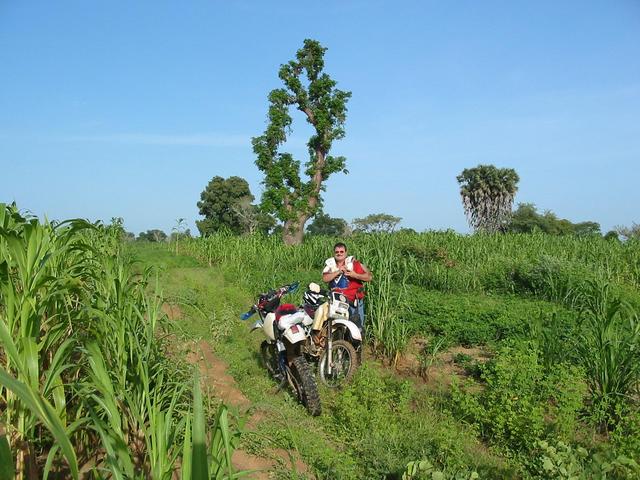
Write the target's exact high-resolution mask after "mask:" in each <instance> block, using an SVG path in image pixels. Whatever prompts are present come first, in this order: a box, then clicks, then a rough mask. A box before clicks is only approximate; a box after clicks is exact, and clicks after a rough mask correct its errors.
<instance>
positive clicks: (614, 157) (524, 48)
mask: <svg viewBox="0 0 640 480" xmlns="http://www.w3.org/2000/svg"><path fill="white" fill-rule="evenodd" d="M305 38H314V39H317V40H319V41H320V42H321V43H322V44H323V45H324V46H325V47H327V48H328V51H327V54H326V57H325V60H326V71H327V72H328V73H329V74H330V75H332V77H333V78H334V79H336V80H337V81H338V86H339V87H340V88H342V89H344V90H350V91H352V92H353V97H352V99H351V101H350V102H349V114H348V119H347V125H346V130H347V135H346V137H345V139H344V140H342V141H341V142H338V143H336V144H335V145H334V148H333V151H332V153H333V154H336V155H345V156H346V157H347V163H348V169H349V171H350V173H349V174H348V175H342V174H337V175H335V176H334V177H332V178H331V179H330V180H329V182H328V183H327V192H326V194H325V210H326V212H327V213H329V214H330V215H332V216H338V217H343V218H345V219H347V220H351V219H353V218H354V217H362V216H365V215H367V214H369V213H376V212H386V213H391V214H394V215H397V216H400V217H402V218H403V223H402V224H403V225H404V226H407V227H412V228H415V229H416V230H424V229H445V228H454V229H456V230H458V231H461V232H465V231H468V230H467V226H466V221H465V218H464V213H463V210H462V205H461V202H460V198H459V193H458V192H459V190H458V185H457V183H456V179H455V178H456V175H458V174H459V173H460V172H461V171H462V170H463V169H464V168H466V167H473V166H476V165H478V164H480V163H492V164H495V165H496V166H499V167H511V168H515V169H516V171H517V172H518V173H519V175H520V178H521V180H520V185H519V187H520V188H519V192H518V194H517V196H516V202H531V203H535V204H536V205H537V206H538V207H539V208H540V209H541V210H545V209H551V210H553V211H554V212H556V213H557V214H558V215H559V216H561V217H564V218H569V219H570V220H572V221H584V220H594V221H598V222H600V223H601V224H602V227H603V230H605V231H606V230H608V229H610V228H611V227H613V226H614V225H620V224H624V225H630V224H631V223H632V222H640V214H639V213H638V208H637V206H638V205H639V204H640V189H639V188H638V186H637V184H638V173H640V167H639V162H640V2H638V1H636V0H608V1H568V0H567V1H562V2H557V1H536V2H532V1H528V2H524V1H503V2H494V1H483V2H478V1H458V2H446V1H419V2H403V1H397V2H391V1H376V0H371V1H336V2H304V1H292V2H275V1H274V2H266V1H247V0H242V1H219V2H216V1H206V2H205V1H203V2H166V1H154V2H151V1H136V2H124V1H122V2H118V1H109V2H86V1H64V2H48V1H41V2H33V1H21V2H18V1H9V0H4V1H2V2H0V65H1V66H2V67H0V68H1V70H0V167H1V170H0V171H1V172H2V181H1V182H0V202H1V201H13V200H15V201H17V202H18V204H19V206H20V207H21V208H22V209H28V210H30V211H32V212H33V213H35V214H38V215H45V214H46V215H47V216H49V218H56V219H64V218H70V217H84V218H89V219H92V220H95V219H104V220H109V219H110V218H111V217H114V216H121V217H123V218H124V219H125V226H126V228H127V229H128V230H130V231H133V232H135V233H138V232H140V231H143V230H147V229H151V228H161V229H164V230H165V231H170V230H171V228H172V226H173V225H174V224H175V220H176V219H177V218H180V217H184V218H186V219H187V220H188V223H189V224H190V225H191V227H192V230H194V231H195V230H196V229H195V225H194V222H195V220H196V219H198V218H200V217H199V215H198V209H197V207H196V203H197V201H198V199H199V196H200V192H201V191H202V190H203V189H204V187H205V186H206V184H207V183H208V181H209V180H210V179H211V178H212V177H213V176H215V175H220V176H223V177H228V176H231V175H238V176H241V177H244V178H246V179H247V180H248V181H249V184H250V186H251V189H252V191H253V192H254V194H255V195H256V197H259V196H260V193H261V185H260V181H261V175H260V172H259V171H258V170H257V168H256V167H255V165H254V163H253V162H254V155H253V153H252V151H251V145H250V138H251V137H252V136H256V135H259V134H261V133H262V131H263V130H264V128H265V125H266V111H267V94H268V92H269V91H270V90H271V89H273V88H276V87H279V86H280V84H279V81H278V78H277V70H278V67H279V65H280V64H281V63H285V62H287V61H288V60H290V59H291V58H293V57H294V55H295V52H296V50H297V49H298V48H300V47H301V46H302V42H303V40H304V39H305ZM293 129H294V130H293V134H292V137H291V140H290V142H289V144H288V145H287V146H286V149H288V150H289V151H291V152H292V153H294V154H295V155H296V156H297V158H299V159H301V160H303V161H305V160H306V158H307V157H306V156H307V154H306V147H305V142H306V137H307V136H308V134H309V132H310V130H309V127H308V126H307V125H305V124H304V120H303V118H302V117H301V116H299V114H298V113H294V125H293Z"/></svg>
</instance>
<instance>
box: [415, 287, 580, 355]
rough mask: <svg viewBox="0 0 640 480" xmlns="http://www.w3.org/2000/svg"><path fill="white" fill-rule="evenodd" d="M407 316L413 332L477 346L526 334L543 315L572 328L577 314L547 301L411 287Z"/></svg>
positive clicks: (452, 342) (451, 342) (454, 342)
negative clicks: (555, 318) (554, 316)
mask: <svg viewBox="0 0 640 480" xmlns="http://www.w3.org/2000/svg"><path fill="white" fill-rule="evenodd" d="M407 298H408V308H407V311H406V313H405V315H404V317H405V319H406V321H407V323H408V330H409V333H410V334H416V333H423V334H424V333H430V334H434V335H437V336H440V337H446V339H447V342H448V343H449V344H454V345H458V344H459V345H464V346H474V345H484V344H493V343H496V342H498V341H501V340H505V339H509V338H513V337H516V336H520V335H523V334H524V332H527V331H528V330H529V325H530V324H531V323H532V322H537V321H538V320H537V319H538V318H540V317H547V316H550V315H554V314H555V315H556V317H557V322H558V323H559V324H561V325H564V327H563V328H569V327H568V326H569V325H573V324H574V323H575V319H576V317H577V315H576V314H575V313H574V312H571V311H570V310H566V309H564V308H561V307H557V306H555V305H553V304H549V303H547V302H543V301H535V300H524V299H520V298H517V297H515V296H513V295H509V296H496V295H492V296H489V295H477V294H456V295H454V294H446V293H440V292H434V291H425V290H421V289H419V288H416V287H410V288H409V289H408V295H407Z"/></svg>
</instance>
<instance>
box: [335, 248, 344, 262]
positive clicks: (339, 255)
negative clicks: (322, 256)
mask: <svg viewBox="0 0 640 480" xmlns="http://www.w3.org/2000/svg"><path fill="white" fill-rule="evenodd" d="M346 256H347V249H346V248H344V247H336V248H335V250H334V251H333V257H334V258H335V259H336V261H337V262H340V261H342V260H344V259H345V257H346Z"/></svg>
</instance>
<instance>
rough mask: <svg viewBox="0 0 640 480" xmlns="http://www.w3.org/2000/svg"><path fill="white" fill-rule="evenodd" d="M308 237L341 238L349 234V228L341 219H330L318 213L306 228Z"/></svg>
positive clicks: (324, 214)
mask: <svg viewBox="0 0 640 480" xmlns="http://www.w3.org/2000/svg"><path fill="white" fill-rule="evenodd" d="M307 233H308V234H309V235H327V236H330V237H342V236H345V235H347V234H348V233H349V226H348V225H347V222H346V221H345V220H344V219H342V218H332V217H330V216H329V215H328V214H326V213H324V212H322V211H319V212H318V213H317V214H316V215H315V217H313V222H311V223H310V224H309V225H308V226H307Z"/></svg>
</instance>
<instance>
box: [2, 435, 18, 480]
mask: <svg viewBox="0 0 640 480" xmlns="http://www.w3.org/2000/svg"><path fill="white" fill-rule="evenodd" d="M0 465H2V468H0V480H13V478H14V477H15V475H16V470H15V464H14V462H13V456H12V455H11V447H10V446H9V440H7V437H6V435H4V434H2V435H0Z"/></svg>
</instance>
